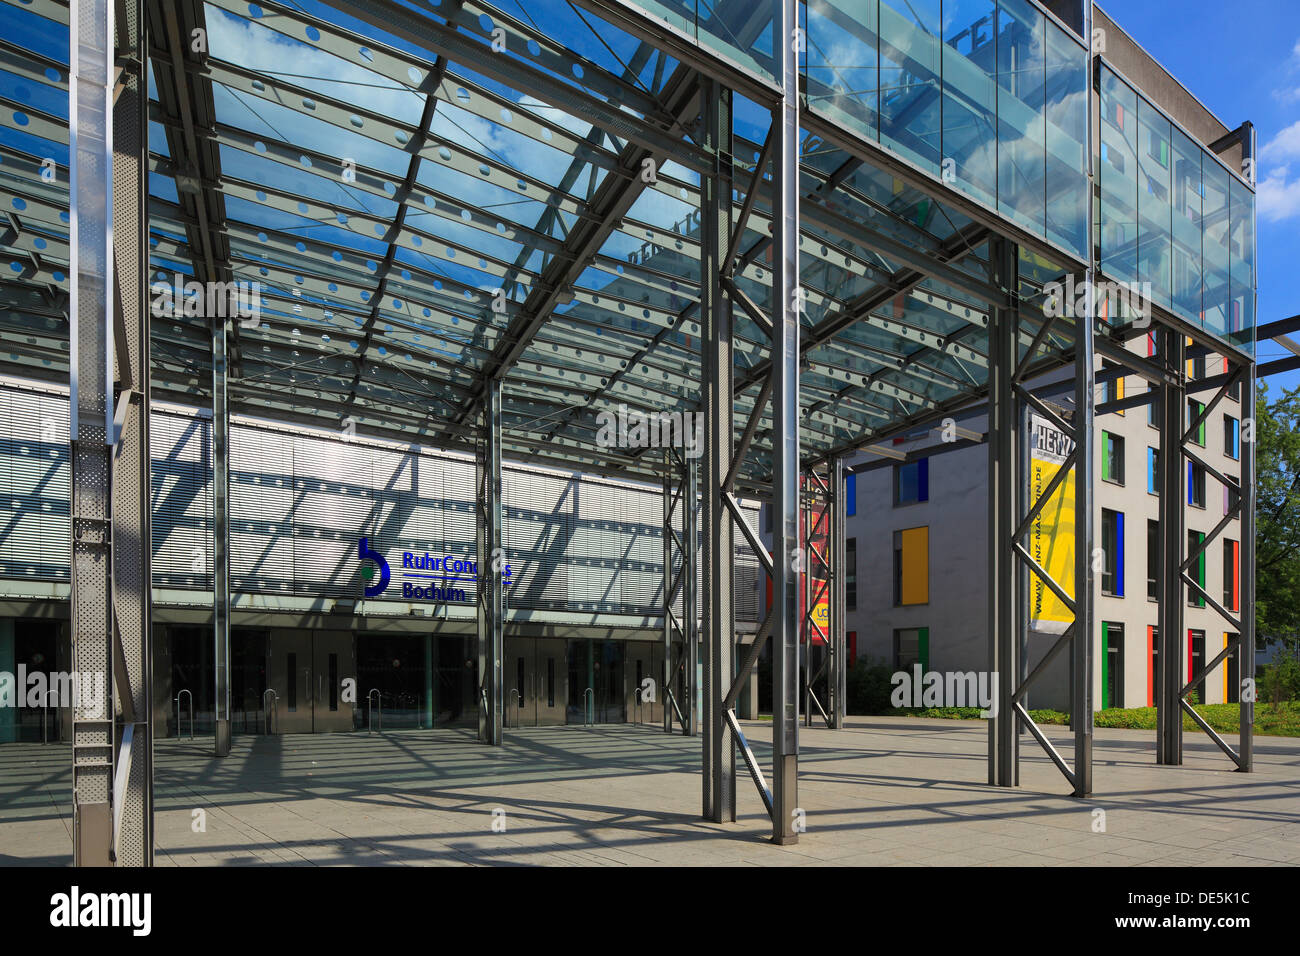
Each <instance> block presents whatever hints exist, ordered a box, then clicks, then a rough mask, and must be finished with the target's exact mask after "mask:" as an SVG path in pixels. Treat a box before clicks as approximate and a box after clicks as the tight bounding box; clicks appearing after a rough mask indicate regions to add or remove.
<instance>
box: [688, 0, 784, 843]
mask: <svg viewBox="0 0 1300 956" xmlns="http://www.w3.org/2000/svg"><path fill="white" fill-rule="evenodd" d="M780 16H781V18H782V19H781V29H780V30H778V31H777V32H776V34H775V35H776V36H777V37H792V36H793V35H794V29H795V26H796V24H797V22H798V21H797V10H796V9H795V5H794V4H793V3H782V4H781V13H780ZM782 46H783V47H784V48H785V49H784V52H783V53H782V55H781V59H782V77H783V80H784V82H783V91H784V95H783V97H782V99H781V100H780V102H779V103H778V104H776V106H775V107H774V108H773V111H772V127H771V133H770V134H769V139H770V156H771V159H772V161H773V177H772V195H773V204H772V206H773V215H772V238H771V241H770V247H771V253H772V262H773V275H772V300H771V301H772V311H771V314H765V313H763V311H762V310H761V308H760V307H759V306H757V305H756V304H754V303H753V302H752V301H751V300H749V299H748V298H746V297H744V296H742V295H741V294H740V293H739V290H738V288H737V286H736V283H735V281H734V276H735V275H736V270H737V269H738V268H743V262H744V256H742V254H741V253H740V250H739V247H738V245H737V243H738V241H739V239H740V237H741V236H742V235H743V233H744V229H745V224H746V222H747V221H748V219H749V217H750V216H751V215H752V213H753V209H754V204H755V199H756V197H757V195H758V191H759V185H760V184H761V183H762V182H763V178H764V176H765V175H766V168H765V160H766V159H767V157H768V155H769V150H768V149H764V151H763V156H762V157H761V158H760V161H759V163H757V164H756V166H755V168H754V173H753V179H752V181H751V182H750V184H749V186H748V189H747V190H746V199H745V202H744V203H743V204H742V207H741V209H740V212H739V215H738V216H735V221H734V222H733V208H732V204H731V201H730V200H731V194H732V188H733V152H732V151H733V134H732V122H731V98H732V95H731V91H730V90H728V89H726V88H724V87H722V86H721V85H720V84H719V83H717V82H716V81H711V80H710V81H707V82H706V84H705V86H704V87H703V89H702V96H703V104H704V122H703V123H702V132H703V137H704V145H705V149H706V151H708V152H710V153H711V154H712V155H713V156H714V163H715V165H714V169H713V171H712V172H711V174H710V175H708V176H707V177H706V179H705V180H704V181H703V184H702V204H701V210H700V226H701V228H700V236H701V242H702V248H701V269H702V272H701V274H702V275H703V276H706V277H707V276H714V275H716V276H718V278H719V281H718V283H717V285H716V286H715V285H714V284H713V283H711V282H708V281H705V282H703V283H702V289H701V300H700V316H701V319H702V324H703V343H702V344H703V349H704V373H705V374H704V401H703V408H704V414H705V416H706V418H705V421H706V437H705V452H704V459H705V470H704V489H703V514H704V532H705V536H704V568H705V578H704V583H705V601H704V632H705V645H704V659H705V660H704V684H705V686H704V714H703V721H704V755H703V762H704V794H703V796H704V801H703V810H704V816H705V817H706V818H707V819H710V820H713V821H715V822H724V821H733V822H734V821H735V819H736V791H735V774H736V751H737V750H739V751H740V755H741V757H742V759H743V761H744V764H745V768H746V770H748V771H749V775H750V777H751V779H752V780H753V782H754V785H755V787H756V788H757V790H758V793H759V796H760V798H761V799H762V801H763V806H764V808H765V809H766V810H767V812H768V815H769V817H770V818H771V820H772V839H773V842H775V843H779V844H790V843H796V842H798V833H799V832H800V831H801V830H802V828H803V826H802V811H801V810H800V808H799V807H798V794H797V787H798V779H797V771H798V760H799V736H798V735H799V644H798V638H799V629H800V602H799V592H798V588H799V580H800V575H799V571H800V570H801V569H802V567H803V566H804V562H805V557H804V554H803V550H802V547H801V544H800V538H799V468H800V462H799V448H800V442H799V432H800V428H801V421H800V416H799V364H798V363H799V337H800V315H801V310H802V302H803V293H802V290H801V289H800V287H799V232H798V222H799V205H800V203H799V95H798V82H797V61H796V58H795V57H794V55H793V54H792V52H791V50H790V49H789V47H790V46H791V44H782ZM764 245H766V243H764ZM733 303H734V304H736V305H739V306H740V307H741V309H742V310H744V311H745V312H746V313H747V314H748V315H749V316H750V317H751V319H753V320H754V322H755V325H756V326H757V327H758V328H759V329H760V330H762V331H763V332H764V333H765V334H767V335H769V336H770V339H771V348H770V367H769V370H768V374H767V376H766V378H765V380H764V382H763V385H762V389H761V392H760V395H759V398H758V400H757V401H756V402H755V403H754V405H753V406H752V408H751V409H750V413H749V417H748V420H747V421H746V424H745V427H744V429H743V431H742V433H741V436H740V439H739V441H737V440H736V438H735V435H734V431H733V418H734V409H735V389H734V381H735V376H734V364H733V363H734V346H733V330H732V305H733ZM769 402H770V403H771V423H772V424H771V435H772V453H771V454H772V462H771V482H772V483H771V489H772V491H771V494H772V499H771V500H772V509H773V515H774V518H773V529H772V531H773V548H772V553H771V554H768V552H767V549H766V548H765V547H763V545H762V543H761V541H759V538H758V534H757V532H756V531H755V529H754V528H752V527H751V526H750V525H749V523H748V521H747V520H746V519H745V517H744V514H743V513H742V511H741V508H740V503H739V501H738V500H737V498H736V494H735V489H736V482H737V479H738V478H739V476H740V473H741V470H742V468H743V466H744V462H745V456H746V454H747V452H748V450H749V447H750V444H751V442H752V441H753V439H754V435H755V433H756V431H757V429H758V426H759V423H760V421H761V420H762V417H763V415H764V412H765V410H766V406H767V405H768V403H769ZM733 522H735V524H734V525H733ZM737 527H738V528H739V530H740V531H741V533H742V535H743V536H744V538H745V539H746V541H748V543H749V544H750V546H751V547H752V548H753V550H754V553H755V554H756V555H757V556H758V558H759V562H760V564H761V565H762V567H763V568H764V570H765V571H766V572H767V574H768V576H769V577H770V578H771V581H772V599H773V603H772V609H771V611H770V612H769V614H768V616H767V619H766V620H765V621H764V622H763V625H762V627H760V629H759V631H758V634H757V635H756V636H755V638H754V641H753V643H751V644H750V645H749V647H748V649H747V651H746V653H745V656H744V660H743V662H742V663H741V665H740V667H739V668H736V667H735V666H734V659H735V653H736V637H735V627H734V621H733V617H732V584H733V569H732V565H733V563H734V549H733V541H734V529H735V528H737ZM769 637H772V638H773V646H772V710H773V717H772V782H771V785H770V786H769V784H768V781H767V778H766V776H765V775H764V773H763V771H762V769H761V768H760V767H759V764H758V760H757V758H756V757H755V755H754V752H753V750H752V748H751V747H750V745H749V741H748V740H747V739H746V737H745V734H744V732H743V730H742V729H741V727H740V721H739V719H738V718H737V716H736V705H737V702H738V700H739V698H740V694H741V693H742V691H743V689H744V687H745V685H746V683H747V682H748V680H749V675H750V674H751V673H752V671H753V669H754V667H755V665H756V664H757V661H758V658H759V656H760V655H761V654H762V652H763V649H764V646H765V645H766V643H767V639H768V638H769Z"/></svg>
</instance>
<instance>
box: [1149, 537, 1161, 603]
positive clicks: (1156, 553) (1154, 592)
mask: <svg viewBox="0 0 1300 956" xmlns="http://www.w3.org/2000/svg"><path fill="white" fill-rule="evenodd" d="M1147 598H1148V599H1149V600H1152V601H1158V600H1160V522H1159V521H1151V520H1148V521H1147Z"/></svg>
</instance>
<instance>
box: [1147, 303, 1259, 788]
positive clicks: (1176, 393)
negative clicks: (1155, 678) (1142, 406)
mask: <svg viewBox="0 0 1300 956" xmlns="http://www.w3.org/2000/svg"><path fill="white" fill-rule="evenodd" d="M1157 334H1158V335H1159V337H1160V338H1159V344H1160V358H1161V361H1162V364H1163V365H1164V367H1165V369H1166V371H1168V372H1170V373H1172V374H1171V375H1170V376H1169V378H1167V379H1166V380H1165V383H1164V384H1163V385H1161V386H1160V399H1159V408H1160V460H1159V466H1160V467H1159V475H1158V480H1159V483H1160V509H1159V522H1160V531H1159V537H1160V552H1159V556H1158V558H1157V575H1158V578H1159V582H1160V584H1159V587H1160V611H1159V621H1160V624H1159V631H1158V633H1157V636H1156V641H1157V647H1158V649H1159V650H1158V654H1159V666H1160V693H1159V695H1158V697H1157V699H1156V763H1158V764H1169V765H1175V766H1176V765H1178V764H1181V763H1182V762H1183V711H1182V705H1181V703H1180V701H1181V700H1182V694H1181V691H1182V687H1183V677H1184V674H1185V673H1186V672H1185V671H1184V670H1183V640H1184V638H1183V581H1182V574H1181V571H1180V570H1179V568H1180V565H1181V564H1182V560H1183V547H1184V545H1185V543H1186V531H1185V530H1184V528H1185V514H1184V508H1185V505H1184V501H1185V500H1186V499H1185V497H1184V495H1185V490H1184V480H1183V473H1184V468H1185V465H1184V463H1183V453H1182V437H1183V425H1184V422H1185V417H1184V411H1183V409H1185V408H1186V407H1187V396H1186V393H1185V390H1184V388H1183V385H1182V384H1181V383H1182V382H1183V379H1184V373H1185V371H1186V364H1187V363H1186V360H1185V352H1186V340H1185V339H1184V338H1183V336H1182V334H1181V333H1179V332H1177V331H1175V330H1173V329H1170V328H1165V327H1161V328H1160V330H1159V332H1158V333H1157ZM1175 381H1176V382H1178V383H1179V384H1174V382H1175ZM1242 544H1243V547H1244V545H1245V541H1244V540H1243V542H1242Z"/></svg>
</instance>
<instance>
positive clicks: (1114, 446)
mask: <svg viewBox="0 0 1300 956" xmlns="http://www.w3.org/2000/svg"><path fill="white" fill-rule="evenodd" d="M1101 437H1102V456H1101V477H1102V480H1103V481H1113V482H1115V483H1116V484H1117V485H1122V484H1124V439H1123V438H1122V437H1121V436H1119V435H1112V434H1111V433H1110V432H1102V433H1101Z"/></svg>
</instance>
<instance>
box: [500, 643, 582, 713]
mask: <svg viewBox="0 0 1300 956" xmlns="http://www.w3.org/2000/svg"><path fill="white" fill-rule="evenodd" d="M564 654H565V642H564V641H563V640H556V639H553V638H532V637H511V638H507V639H506V642H505V656H506V661H505V663H506V667H505V673H506V685H507V686H506V687H505V695H506V696H505V718H506V719H505V725H506V726H507V727H551V726H555V725H557V724H563V723H564V713H565V702H566V701H567V700H568V697H569V691H568V686H567V684H568V667H567V666H566V662H565V656H564Z"/></svg>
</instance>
